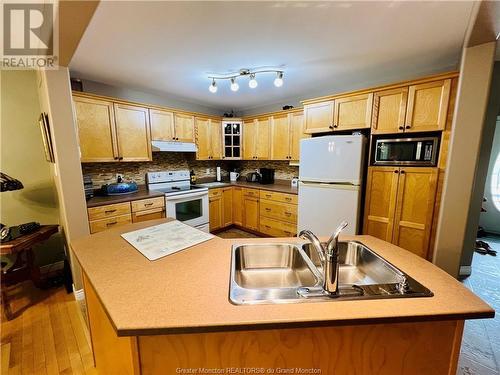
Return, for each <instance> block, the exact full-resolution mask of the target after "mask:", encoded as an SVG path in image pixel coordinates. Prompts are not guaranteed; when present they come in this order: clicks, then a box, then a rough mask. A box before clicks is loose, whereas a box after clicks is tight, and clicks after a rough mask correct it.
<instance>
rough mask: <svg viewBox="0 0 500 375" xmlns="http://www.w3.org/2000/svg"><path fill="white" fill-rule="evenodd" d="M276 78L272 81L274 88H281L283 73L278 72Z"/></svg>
mask: <svg viewBox="0 0 500 375" xmlns="http://www.w3.org/2000/svg"><path fill="white" fill-rule="evenodd" d="M277 75H278V76H277V77H276V78H275V79H274V86H276V87H281V86H283V72H278V73H277Z"/></svg>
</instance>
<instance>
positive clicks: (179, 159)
mask: <svg viewBox="0 0 500 375" xmlns="http://www.w3.org/2000/svg"><path fill="white" fill-rule="evenodd" d="M217 166H220V167H221V168H222V176H223V178H224V177H227V175H228V171H229V170H233V168H238V170H239V172H240V173H241V175H242V176H246V174H247V173H250V172H254V171H255V169H258V168H261V167H262V168H274V169H275V170H276V172H275V178H276V179H278V180H290V179H292V177H295V176H298V173H299V168H298V167H292V166H290V165H288V162H287V161H253V160H251V161H230V162H229V161H222V160H218V161H217V160H213V161H211V160H201V161H198V160H196V156H195V154H194V153H177V152H154V153H153V161H151V162H137V163H133V162H131V163H128V162H127V163H82V172H83V174H89V175H91V177H92V182H93V185H94V188H96V189H97V188H99V187H100V186H101V185H103V184H109V183H112V182H116V174H122V175H123V177H124V180H125V181H135V182H137V183H138V184H144V183H145V175H146V172H155V171H163V170H180V169H188V170H191V169H192V170H194V173H195V174H196V177H197V178H215V168H216V167H217ZM207 169H209V173H206V172H207Z"/></svg>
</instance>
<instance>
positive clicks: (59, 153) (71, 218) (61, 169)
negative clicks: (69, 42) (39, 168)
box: [38, 67, 89, 290]
mask: <svg viewBox="0 0 500 375" xmlns="http://www.w3.org/2000/svg"><path fill="white" fill-rule="evenodd" d="M38 95H39V98H40V105H41V107H42V108H43V111H45V112H47V113H48V115H49V119H50V126H51V132H52V141H53V145H54V154H55V161H56V163H55V182H56V188H57V196H58V201H59V207H60V220H61V221H60V222H61V226H62V228H63V232H64V235H65V238H66V241H67V243H71V241H72V240H73V239H77V238H79V237H82V236H85V235H88V234H89V227H88V220H87V207H86V205H85V193H84V191H83V183H82V179H83V177H82V171H81V168H80V153H79V147H78V138H77V131H76V121H75V116H74V112H73V102H72V97H71V88H70V82H69V71H68V69H67V68H63V67H60V68H59V69H57V70H46V71H40V72H39V74H38ZM69 258H70V262H71V269H72V274H73V284H74V288H75V290H81V289H82V288H83V285H82V279H81V269H80V266H79V264H78V261H77V260H76V259H75V258H74V256H73V254H72V252H71V251H69Z"/></svg>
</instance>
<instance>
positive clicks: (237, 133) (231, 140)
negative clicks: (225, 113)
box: [222, 119, 242, 160]
mask: <svg viewBox="0 0 500 375" xmlns="http://www.w3.org/2000/svg"><path fill="white" fill-rule="evenodd" d="M222 137H223V141H224V145H223V147H224V159H229V160H231V159H241V144H242V121H241V120H236V119H224V120H223V121H222Z"/></svg>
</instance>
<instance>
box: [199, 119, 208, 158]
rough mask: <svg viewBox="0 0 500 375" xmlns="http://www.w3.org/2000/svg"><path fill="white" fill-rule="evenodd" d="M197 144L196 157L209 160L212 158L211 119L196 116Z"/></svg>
mask: <svg viewBox="0 0 500 375" xmlns="http://www.w3.org/2000/svg"><path fill="white" fill-rule="evenodd" d="M195 124H196V145H197V146H198V152H197V153H196V159H198V160H208V159H209V158H210V156H211V155H210V120H209V119H205V118H199V117H196V119H195Z"/></svg>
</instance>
